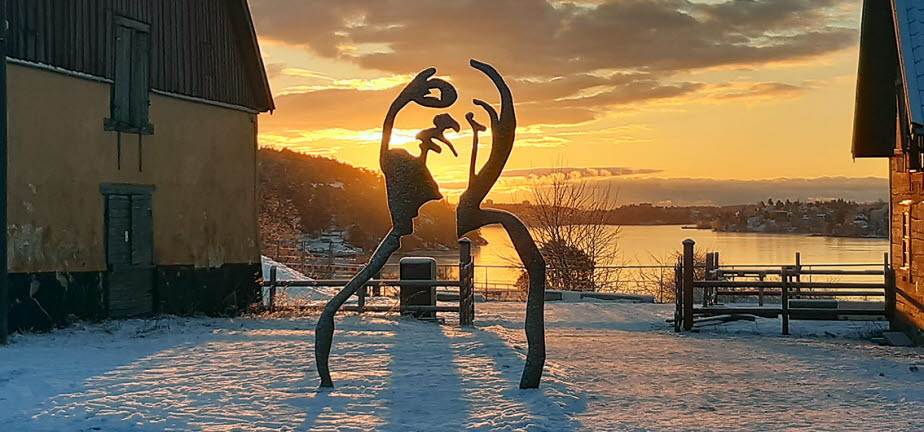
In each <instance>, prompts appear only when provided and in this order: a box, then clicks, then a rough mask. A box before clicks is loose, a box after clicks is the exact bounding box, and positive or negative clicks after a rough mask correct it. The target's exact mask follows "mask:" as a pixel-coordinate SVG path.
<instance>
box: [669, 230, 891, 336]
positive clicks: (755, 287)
mask: <svg viewBox="0 0 924 432" xmlns="http://www.w3.org/2000/svg"><path fill="white" fill-rule="evenodd" d="M694 245H695V242H694V241H693V240H690V239H687V240H684V242H683V255H682V256H681V258H680V260H679V262H678V263H677V265H676V267H675V273H674V274H675V278H674V280H675V286H676V297H677V299H676V309H675V314H674V330H675V331H680V330H681V329H683V330H691V329H693V324H694V323H695V322H696V321H697V320H698V318H697V317H700V318H699V319H708V317H715V316H718V315H753V316H760V317H768V318H776V317H781V318H782V320H781V321H782V332H783V334H784V335H788V334H789V321H790V319H807V320H837V319H845V318H851V317H877V316H878V317H884V318H886V319H889V320H890V321H891V320H892V317H893V315H894V311H895V301H896V298H895V293H896V289H895V272H894V271H893V270H892V268H891V266H890V264H889V259H888V254H885V257H884V260H883V264H882V266H881V268H878V269H874V270H861V269H849V268H848V269H845V268H846V267H848V265H844V266H843V267H845V268H837V269H832V268H821V269H818V268H815V269H813V268H810V266H804V265H803V264H802V263H801V259H800V257H799V254H796V262H795V264H793V265H783V266H780V267H779V268H750V269H749V268H722V267H721V266H720V265H719V255H718V253H708V254H706V259H705V263H701V264H697V263H696V262H695V252H694ZM697 273H698V274H697ZM697 276H699V278H697ZM803 276H808V277H809V278H804V277H803ZM812 276H828V277H844V276H864V277H867V278H877V277H878V278H881V280H882V281H881V282H828V281H825V282H814V281H812V280H811V279H810V278H811V277H812ZM740 278H751V280H740ZM755 278H756V280H754V279H755ZM771 278H773V279H776V278H778V280H769V279H771ZM806 279H808V280H806ZM697 295H699V296H700V300H701V306H699V307H697V306H696V303H697V302H696V301H695V296H697ZM742 296H749V297H756V298H757V302H758V305H757V306H756V307H755V306H735V305H734V303H732V304H731V305H727V304H722V303H720V301H719V300H720V299H722V298H723V297H724V298H726V299H727V298H729V297H731V298H736V297H738V298H740V297H742ZM768 297H771V298H773V297H778V298H779V305H774V306H766V305H765V299H766V298H768ZM839 298H850V299H856V298H863V299H869V298H878V299H881V300H880V301H879V302H874V303H871V304H870V303H865V304H859V302H853V303H854V304H855V305H853V306H851V302H844V303H843V304H844V305H847V307H841V304H840V303H839V302H838V299H839ZM861 306H862V307H861Z"/></svg>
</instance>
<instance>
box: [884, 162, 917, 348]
mask: <svg viewBox="0 0 924 432" xmlns="http://www.w3.org/2000/svg"><path fill="white" fill-rule="evenodd" d="M905 159H906V158H905V155H903V154H902V155H898V156H895V157H893V158H891V160H890V161H889V163H890V166H891V171H892V172H891V194H890V195H891V198H890V199H891V200H892V214H891V225H890V228H891V234H892V235H891V237H892V243H891V251H890V252H891V257H892V258H891V259H892V268H894V269H895V279H896V282H895V284H896V287H897V289H898V291H899V294H898V295H897V304H896V311H897V312H898V314H899V316H900V319H901V320H902V321H903V322H904V323H905V324H910V325H912V326H914V327H916V328H918V329H919V330H924V173H921V172H909V171H908V170H907V161H906V160H905ZM906 211H907V212H909V214H910V216H911V221H910V222H911V223H910V225H911V226H910V228H911V231H910V232H911V262H910V266H908V267H907V268H902V267H903V262H902V242H903V238H902V225H903V221H902V214H903V213H904V212H906Z"/></svg>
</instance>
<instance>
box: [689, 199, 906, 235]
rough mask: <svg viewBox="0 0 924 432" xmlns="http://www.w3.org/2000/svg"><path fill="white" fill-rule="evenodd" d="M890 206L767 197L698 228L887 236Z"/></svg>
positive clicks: (702, 222) (726, 213)
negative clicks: (762, 200)
mask: <svg viewBox="0 0 924 432" xmlns="http://www.w3.org/2000/svg"><path fill="white" fill-rule="evenodd" d="M888 215H889V206H888V204H887V203H885V202H881V201H880V202H876V203H867V204H861V203H856V202H852V201H845V200H840V199H838V200H830V201H810V202H803V201H789V200H785V201H783V200H777V201H773V199H768V200H767V201H766V202H760V203H758V204H757V205H755V206H748V207H745V208H742V209H738V210H736V211H727V212H722V213H720V214H719V215H718V216H717V217H716V218H714V219H711V220H710V219H700V220H699V221H697V227H699V228H711V229H714V230H716V231H727V232H760V233H783V234H814V235H823V236H831V237H871V238H886V237H888V233H889V221H888Z"/></svg>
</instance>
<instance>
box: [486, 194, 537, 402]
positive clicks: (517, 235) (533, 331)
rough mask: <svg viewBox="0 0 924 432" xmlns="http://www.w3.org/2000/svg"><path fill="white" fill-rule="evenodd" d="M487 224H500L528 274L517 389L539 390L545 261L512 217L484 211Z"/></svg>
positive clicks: (525, 231)
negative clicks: (523, 351) (523, 354)
mask: <svg viewBox="0 0 924 432" xmlns="http://www.w3.org/2000/svg"><path fill="white" fill-rule="evenodd" d="M484 214H485V215H486V216H487V219H489V220H490V221H491V222H490V223H500V224H501V225H503V227H504V229H505V230H506V231H507V235H509V236H510V241H511V242H512V243H513V247H514V249H516V251H517V255H519V257H520V261H521V262H523V266H524V267H526V273H527V274H528V275H529V292H528V297H527V299H526V323H525V325H524V327H525V330H526V343H527V345H528V347H527V350H526V366H525V367H524V368H523V375H522V376H521V377H520V388H521V389H534V388H538V387H539V381H541V380H542V368H543V367H544V366H545V259H544V258H542V254H541V253H540V252H539V248H538V247H537V246H536V242H535V241H533V236H532V235H531V234H530V233H529V229H527V228H526V225H524V224H523V222H522V221H520V219H518V218H517V217H516V216H514V215H513V214H510V213H507V212H503V211H498V210H485V211H484Z"/></svg>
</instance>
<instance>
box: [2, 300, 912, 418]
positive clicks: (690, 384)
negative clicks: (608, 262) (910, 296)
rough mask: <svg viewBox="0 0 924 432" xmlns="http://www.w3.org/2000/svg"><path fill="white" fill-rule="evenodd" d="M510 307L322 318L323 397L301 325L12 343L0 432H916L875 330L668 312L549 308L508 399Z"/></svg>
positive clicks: (192, 325) (225, 325)
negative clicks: (471, 321)
mask: <svg viewBox="0 0 924 432" xmlns="http://www.w3.org/2000/svg"><path fill="white" fill-rule="evenodd" d="M523 309H524V304H522V303H513V302H509V303H508V302H505V303H480V304H479V305H478V310H477V316H476V324H477V326H476V327H475V328H469V329H463V328H459V327H458V326H456V325H454V324H453V323H450V324H447V325H438V324H434V323H423V322H416V321H413V320H407V319H398V318H396V317H395V316H394V315H382V314H365V315H362V316H357V315H350V314H344V315H342V316H339V317H338V323H337V334H336V336H335V340H336V344H335V346H334V353H333V358H332V367H333V370H334V380H335V382H336V384H337V388H336V389H334V390H333V391H330V392H319V391H317V390H316V387H317V383H318V381H317V377H316V374H315V370H314V362H313V357H314V355H313V341H314V334H313V329H314V323H315V320H314V317H312V316H306V317H300V318H287V319H280V318H262V317H255V318H234V319H228V318H224V319H221V318H177V317H163V318H159V319H156V320H153V319H152V320H127V321H115V322H106V323H102V324H93V325H78V326H74V327H70V328H67V329H62V330H58V331H55V332H53V333H47V334H27V335H17V336H15V337H14V339H13V343H12V344H11V345H10V346H7V347H2V348H0V404H2V406H3V407H4V409H3V410H0V425H3V427H2V428H0V429H3V430H17V431H18V430H29V431H89V430H101V431H114V432H121V431H171V430H183V431H186V430H201V431H236V430H237V431H277V430H283V431H285V430H288V431H296V430H298V431H303V430H384V431H404V430H409V431H418V430H419V431H433V430H461V429H472V430H505V431H567V430H613V431H688V430H695V431H763V430H783V429H786V430H795V431H869V430H898V431H913V430H922V429H924V415H922V414H921V413H922V412H924V351H922V349H920V348H896V347H880V346H876V345H873V344H871V343H870V342H868V341H867V340H864V339H861V338H860V337H859V336H865V335H867V334H871V333H873V332H875V331H877V330H879V329H881V328H882V324H880V323H866V322H813V321H793V322H792V328H791V331H792V333H793V335H792V336H781V335H780V332H779V321H778V320H770V319H758V320H757V321H756V322H736V323H728V324H724V325H716V326H707V327H704V328H702V329H701V331H700V332H699V333H682V334H677V333H673V332H672V331H671V330H670V326H669V325H668V324H667V323H665V322H664V320H665V319H666V318H668V317H669V316H670V315H671V313H672V307H671V306H670V305H656V304H632V303H604V302H574V303H558V302H556V303H549V304H547V311H546V322H547V343H548V361H547V363H546V369H545V376H544V378H543V382H542V387H541V388H540V389H539V390H526V391H524V390H519V389H517V388H516V386H517V383H518V380H519V375H520V371H521V368H522V366H523V365H522V362H523V355H524V351H525V348H526V344H525V340H524V339H525V338H524V335H523V332H522V321H521V320H522V318H523V314H524V310H523ZM447 316H449V315H447ZM450 321H452V320H451V319H450ZM915 365H918V368H919V370H918V371H914V370H913V369H915V367H914V366H915Z"/></svg>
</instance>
